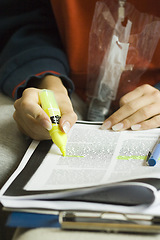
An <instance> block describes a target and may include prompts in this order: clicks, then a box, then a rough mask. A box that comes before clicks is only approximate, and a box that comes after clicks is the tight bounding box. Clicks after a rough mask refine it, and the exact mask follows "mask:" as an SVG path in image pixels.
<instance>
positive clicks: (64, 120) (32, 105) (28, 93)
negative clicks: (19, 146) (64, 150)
mask: <svg viewBox="0 0 160 240" xmlns="http://www.w3.org/2000/svg"><path fill="white" fill-rule="evenodd" d="M42 88H45V89H49V90H52V91H53V92H54V95H55V98H56V101H57V104H58V106H59V108H60V111H61V115H62V116H61V119H60V123H59V125H60V128H61V130H62V131H64V132H66V133H68V132H69V130H70V128H71V127H72V126H73V125H74V123H75V122H76V120H77V116H76V114H75V112H74V111H73V108H72V104H71V101H70V99H69V97H68V93H67V90H66V88H65V87H64V86H63V84H62V82H61V80H60V79H59V78H57V77H54V76H52V75H48V76H46V77H45V78H44V79H43V80H42V81H41V83H40V84H39V86H38V88H27V89H25V90H24V91H23V94H22V97H21V98H19V99H18V100H16V101H15V104H14V107H15V112H14V114H13V118H14V120H15V121H16V122H17V125H18V127H19V129H20V130H21V132H22V133H24V134H25V135H27V136H29V137H31V138H32V139H35V140H44V139H50V135H49V132H48V130H50V129H51V127H52V126H51V121H50V118H49V117H48V115H47V114H46V113H45V112H44V110H43V109H42V108H41V106H40V102H39V91H40V89H42Z"/></svg>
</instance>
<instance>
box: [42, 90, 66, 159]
mask: <svg viewBox="0 0 160 240" xmlns="http://www.w3.org/2000/svg"><path fill="white" fill-rule="evenodd" d="M39 99H40V103H41V107H42V109H43V110H44V111H45V112H46V113H47V115H48V116H49V118H50V119H51V122H52V129H51V130H50V131H49V134H50V136H51V138H52V141H53V142H54V143H55V144H56V145H57V147H59V149H60V150H61V152H62V154H63V156H66V143H67V134H66V133H64V132H62V131H61V129H60V127H59V120H60V118H61V112H60V110H59V107H58V105H57V102H56V100H55V97H54V93H53V91H51V90H47V89H43V90H40V92H39Z"/></svg>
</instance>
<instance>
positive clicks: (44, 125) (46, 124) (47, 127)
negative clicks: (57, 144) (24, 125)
mask: <svg viewBox="0 0 160 240" xmlns="http://www.w3.org/2000/svg"><path fill="white" fill-rule="evenodd" d="M43 127H44V128H45V129H47V130H48V131H50V130H51V129H52V124H51V123H50V122H49V121H47V120H45V121H44V122H43Z"/></svg>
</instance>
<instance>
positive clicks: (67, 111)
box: [59, 97, 77, 133]
mask: <svg viewBox="0 0 160 240" xmlns="http://www.w3.org/2000/svg"><path fill="white" fill-rule="evenodd" d="M59 106H60V110H61V114H62V117H61V119H60V128H61V130H62V131H63V132H65V133H68V132H69V130H70V129H71V127H72V126H73V125H74V124H75V122H76V121H77V115H76V113H75V112H74V110H73V107H72V103H71V101H70V99H69V97H68V98H66V99H65V101H61V103H60V105H59Z"/></svg>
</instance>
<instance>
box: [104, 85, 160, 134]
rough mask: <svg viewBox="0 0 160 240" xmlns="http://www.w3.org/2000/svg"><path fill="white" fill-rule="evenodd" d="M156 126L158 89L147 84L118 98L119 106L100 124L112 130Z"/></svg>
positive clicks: (159, 116) (159, 123) (159, 121)
mask: <svg viewBox="0 0 160 240" xmlns="http://www.w3.org/2000/svg"><path fill="white" fill-rule="evenodd" d="M157 127H160V91H159V90H158V89H156V88H154V87H152V86H150V85H148V84H144V85H142V86H140V87H137V88H136V89H135V90H133V91H131V92H129V93H127V94H126V95H124V96H123V97H122V98H121V99H120V108H119V109H118V110H117V111H116V112H115V113H113V114H112V115H111V116H110V117H109V118H107V119H106V120H105V121H104V123H103V125H102V126H101V128H102V129H113V130H114V131H122V130H126V129H130V128H131V129H132V130H146V129H151V128H157Z"/></svg>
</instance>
